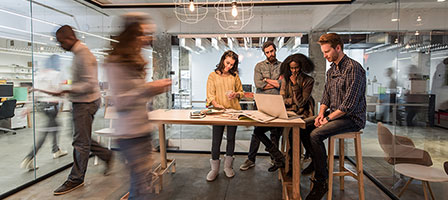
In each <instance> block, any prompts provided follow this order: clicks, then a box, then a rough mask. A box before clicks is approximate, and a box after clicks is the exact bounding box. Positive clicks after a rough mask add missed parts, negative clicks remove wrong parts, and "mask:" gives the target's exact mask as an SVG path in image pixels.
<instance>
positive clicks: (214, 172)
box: [207, 159, 221, 181]
mask: <svg viewBox="0 0 448 200" xmlns="http://www.w3.org/2000/svg"><path fill="white" fill-rule="evenodd" d="M220 161H221V160H219V159H218V160H212V159H210V166H211V170H210V172H208V174H207V181H214V180H215V179H216V177H217V176H218V173H219V164H220V163H221V162H220Z"/></svg>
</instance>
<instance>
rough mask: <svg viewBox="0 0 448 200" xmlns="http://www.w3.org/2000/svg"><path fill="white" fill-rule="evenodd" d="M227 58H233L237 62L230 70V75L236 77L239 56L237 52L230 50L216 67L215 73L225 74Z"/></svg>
mask: <svg viewBox="0 0 448 200" xmlns="http://www.w3.org/2000/svg"><path fill="white" fill-rule="evenodd" d="M227 57H231V58H232V59H233V60H235V64H233V67H232V69H230V70H229V73H230V74H231V75H232V76H235V75H236V73H238V54H236V53H235V52H233V51H231V50H228V51H226V52H224V54H222V56H221V61H219V64H217V65H216V69H215V72H218V71H219V72H221V74H222V73H223V70H224V67H225V66H224V60H225V59H226V58H227Z"/></svg>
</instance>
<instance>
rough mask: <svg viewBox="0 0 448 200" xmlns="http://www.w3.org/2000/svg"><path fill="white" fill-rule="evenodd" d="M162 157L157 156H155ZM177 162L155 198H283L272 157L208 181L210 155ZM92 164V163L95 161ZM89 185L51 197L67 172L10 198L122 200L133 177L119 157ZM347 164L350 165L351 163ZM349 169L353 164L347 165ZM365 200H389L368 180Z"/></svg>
mask: <svg viewBox="0 0 448 200" xmlns="http://www.w3.org/2000/svg"><path fill="white" fill-rule="evenodd" d="M154 156H155V158H158V154H154ZM169 157H174V158H176V161H177V167H176V173H175V174H166V175H165V176H164V177H165V178H164V185H163V190H162V191H161V193H160V194H159V195H156V196H155V198H154V199H156V200H173V199H179V200H180V199H185V200H187V199H188V200H190V199H198V200H199V199H200V200H204V199H213V200H221V199H222V200H225V199H229V200H230V199H231V200H239V199H241V200H243V199H244V200H246V199H251V200H252V199H254V200H257V199H259V200H279V199H281V183H280V181H279V180H278V179H277V177H278V176H277V175H278V174H277V173H269V172H267V168H268V167H269V163H268V161H269V157H267V156H260V157H259V158H258V160H257V165H256V167H255V168H252V169H250V170H248V171H244V172H243V171H240V170H236V171H235V172H236V175H235V177H233V178H227V177H225V175H224V172H223V171H222V167H221V169H220V174H219V176H218V178H217V179H216V180H215V181H213V182H207V181H206V180H205V176H206V174H207V173H208V171H209V169H210V166H209V159H210V155H208V154H182V153H177V154H169ZM244 159H245V156H236V159H235V164H234V167H235V168H238V167H239V165H240V164H242V163H243V162H244ZM91 161H92V160H91ZM89 163H90V164H89V168H88V172H87V176H86V182H85V183H86V185H85V186H84V187H82V188H79V189H77V190H75V191H73V192H71V193H68V194H65V195H62V196H53V194H52V191H53V190H54V189H55V188H57V187H58V186H59V185H60V184H62V183H63V182H64V181H65V179H66V175H67V174H68V172H69V170H65V171H64V172H61V173H59V174H57V175H55V176H53V177H50V178H48V179H46V180H44V181H42V182H40V183H38V184H36V185H33V186H32V187H29V188H27V189H25V190H23V191H21V192H19V193H17V194H15V195H13V196H11V197H9V198H7V199H92V200H97V199H98V200H99V199H108V200H109V199H110V200H113V199H119V198H120V197H121V196H122V195H123V194H125V193H126V192H127V188H128V184H129V179H128V176H127V171H126V170H125V169H124V165H123V164H122V162H121V161H119V160H118V159H116V162H115V166H114V170H113V173H112V174H111V175H110V176H103V175H102V173H101V172H102V169H103V166H102V165H98V166H93V165H92V162H89ZM347 166H348V165H347ZM348 167H350V166H348ZM345 180H346V186H345V187H346V190H345V191H340V190H339V189H338V188H339V187H338V181H336V183H335V186H334V187H335V188H334V190H333V191H334V198H333V199H346V200H349V199H358V187H357V183H356V182H355V181H354V179H353V178H346V179H345ZM308 188H309V180H308V177H302V184H301V192H302V196H303V197H305V196H306V194H307V193H308V192H309V189H308ZM365 188H366V190H365V192H366V199H389V198H388V197H387V196H386V195H385V194H383V193H382V192H381V191H380V190H379V189H378V188H377V187H376V186H375V185H373V183H372V182H370V181H369V180H368V179H366V180H365Z"/></svg>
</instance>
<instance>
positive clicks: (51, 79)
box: [21, 54, 67, 170]
mask: <svg viewBox="0 0 448 200" xmlns="http://www.w3.org/2000/svg"><path fill="white" fill-rule="evenodd" d="M60 64H61V63H60V58H59V56H58V55H56V54H54V55H52V56H50V58H49V59H48V60H47V63H46V65H45V67H44V68H43V69H41V70H39V71H38V72H37V73H36V76H35V81H34V86H35V87H34V89H33V90H34V91H36V93H35V100H36V101H37V110H38V111H40V112H42V113H43V114H44V115H45V117H46V118H47V122H46V125H45V127H41V128H38V129H37V133H38V134H39V139H38V141H37V143H36V148H35V149H34V148H32V149H31V151H30V152H29V153H28V154H27V156H26V157H25V158H24V159H23V161H22V164H21V168H25V169H27V170H33V169H37V168H38V167H37V166H35V165H34V160H33V159H34V156H35V154H37V152H38V151H39V149H40V148H41V147H42V145H43V143H44V142H45V140H46V139H47V136H48V135H51V136H52V137H53V140H52V148H51V152H52V153H53V158H59V157H62V156H65V155H67V151H64V150H62V149H60V148H59V146H58V133H59V123H58V122H57V120H56V118H57V116H58V113H59V105H60V103H61V99H60V98H58V97H55V96H52V95H49V94H47V93H46V92H50V93H51V92H59V91H60V90H61V87H60V86H61V83H62V79H60V77H61V72H60Z"/></svg>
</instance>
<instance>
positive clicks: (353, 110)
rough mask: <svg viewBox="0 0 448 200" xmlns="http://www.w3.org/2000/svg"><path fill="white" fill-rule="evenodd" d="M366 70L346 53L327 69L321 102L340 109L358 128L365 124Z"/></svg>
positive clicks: (333, 109)
mask: <svg viewBox="0 0 448 200" xmlns="http://www.w3.org/2000/svg"><path fill="white" fill-rule="evenodd" d="M365 94H366V71H365V70H364V69H363V68H362V66H361V64H359V63H358V62H356V61H355V60H353V59H351V58H349V57H348V56H347V55H344V57H343V58H342V59H341V61H340V62H339V65H336V64H335V63H331V68H330V69H329V70H328V71H327V82H326V83H325V89H324V94H323V96H322V102H321V103H322V104H324V105H326V106H328V107H329V108H330V111H331V112H333V111H335V110H340V111H342V112H345V116H347V117H348V118H349V119H351V120H352V121H353V122H355V124H356V125H357V126H358V127H359V128H364V126H365V125H366V96H365Z"/></svg>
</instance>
